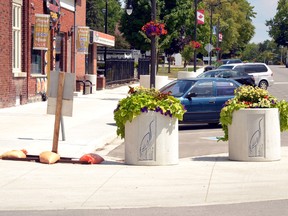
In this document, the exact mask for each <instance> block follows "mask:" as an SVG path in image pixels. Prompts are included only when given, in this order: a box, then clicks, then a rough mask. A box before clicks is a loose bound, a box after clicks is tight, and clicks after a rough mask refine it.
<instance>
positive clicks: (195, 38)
mask: <svg viewBox="0 0 288 216" xmlns="http://www.w3.org/2000/svg"><path fill="white" fill-rule="evenodd" d="M197 4H198V0H194V7H195V11H194V15H195V22H194V41H197ZM196 65H197V56H196V49H194V72H196Z"/></svg>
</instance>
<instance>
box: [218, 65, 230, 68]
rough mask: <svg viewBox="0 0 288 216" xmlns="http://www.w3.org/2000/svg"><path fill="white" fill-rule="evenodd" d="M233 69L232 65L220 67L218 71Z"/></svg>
mask: <svg viewBox="0 0 288 216" xmlns="http://www.w3.org/2000/svg"><path fill="white" fill-rule="evenodd" d="M233 67H234V66H233V65H221V66H220V67H219V69H232V68H233Z"/></svg>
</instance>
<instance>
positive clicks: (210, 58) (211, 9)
mask: <svg viewBox="0 0 288 216" xmlns="http://www.w3.org/2000/svg"><path fill="white" fill-rule="evenodd" d="M212 14H213V6H212V5H210V45H209V65H211V60H212V56H211V51H212V50H211V46H212V34H213V32H212V28H213V26H212V18H213V17H212Z"/></svg>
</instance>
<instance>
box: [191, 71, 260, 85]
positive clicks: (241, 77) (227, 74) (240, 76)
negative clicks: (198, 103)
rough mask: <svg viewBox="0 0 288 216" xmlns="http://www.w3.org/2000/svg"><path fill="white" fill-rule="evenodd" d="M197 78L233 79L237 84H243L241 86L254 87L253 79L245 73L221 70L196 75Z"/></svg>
mask: <svg viewBox="0 0 288 216" xmlns="http://www.w3.org/2000/svg"><path fill="white" fill-rule="evenodd" d="M197 77H199V78H205V77H206V78H207V77H218V78H228V79H234V80H236V81H237V82H239V83H241V84H243V85H251V86H255V79H254V77H253V76H252V75H249V74H247V73H245V72H241V71H236V70H226V69H225V70H223V69H218V70H217V69H216V70H210V71H208V72H206V73H202V74H200V75H198V76H197Z"/></svg>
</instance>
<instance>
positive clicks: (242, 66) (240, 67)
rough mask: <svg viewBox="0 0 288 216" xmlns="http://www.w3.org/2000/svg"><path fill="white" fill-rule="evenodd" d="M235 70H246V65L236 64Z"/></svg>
mask: <svg viewBox="0 0 288 216" xmlns="http://www.w3.org/2000/svg"><path fill="white" fill-rule="evenodd" d="M233 70H236V71H239V72H245V70H244V65H236V66H235V67H234V68H233Z"/></svg>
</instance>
